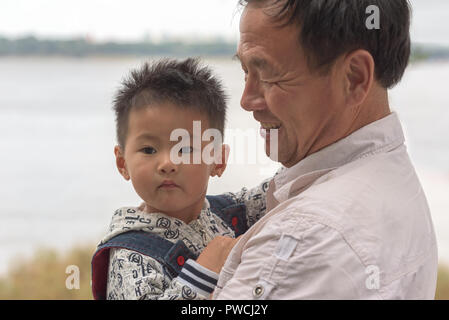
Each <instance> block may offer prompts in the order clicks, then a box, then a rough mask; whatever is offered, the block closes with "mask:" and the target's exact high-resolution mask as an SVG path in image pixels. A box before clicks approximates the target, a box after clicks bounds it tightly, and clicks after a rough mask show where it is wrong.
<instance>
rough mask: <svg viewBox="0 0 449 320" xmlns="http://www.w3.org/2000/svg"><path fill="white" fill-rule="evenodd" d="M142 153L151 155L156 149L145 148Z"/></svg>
mask: <svg viewBox="0 0 449 320" xmlns="http://www.w3.org/2000/svg"><path fill="white" fill-rule="evenodd" d="M142 152H143V153H145V154H153V153H156V149H154V148H153V147H145V148H143V149H142Z"/></svg>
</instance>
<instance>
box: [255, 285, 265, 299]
mask: <svg viewBox="0 0 449 320" xmlns="http://www.w3.org/2000/svg"><path fill="white" fill-rule="evenodd" d="M263 292H264V288H263V286H262V285H260V284H258V285H257V286H256V287H255V288H254V290H253V296H254V297H255V298H260V297H261V296H262V295H263Z"/></svg>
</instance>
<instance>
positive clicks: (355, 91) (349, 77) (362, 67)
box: [343, 49, 375, 106]
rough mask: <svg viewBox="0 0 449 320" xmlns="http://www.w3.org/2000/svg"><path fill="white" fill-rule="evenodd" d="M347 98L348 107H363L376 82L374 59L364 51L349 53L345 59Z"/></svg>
mask: <svg viewBox="0 0 449 320" xmlns="http://www.w3.org/2000/svg"><path fill="white" fill-rule="evenodd" d="M343 64H344V73H345V79H344V81H345V88H344V89H345V97H346V103H347V105H351V106H359V105H361V104H362V103H363V102H364V101H365V99H366V97H367V95H368V93H369V91H370V90H371V87H372V85H373V82H374V67H375V65H374V59H373V57H372V56H371V54H370V53H369V52H368V51H366V50H363V49H359V50H355V51H353V52H351V53H349V54H348V55H347V56H346V58H345V59H344V62H343Z"/></svg>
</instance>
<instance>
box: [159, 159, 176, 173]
mask: <svg viewBox="0 0 449 320" xmlns="http://www.w3.org/2000/svg"><path fill="white" fill-rule="evenodd" d="M177 170H178V166H177V165H175V164H174V163H173V162H172V161H171V160H170V157H164V158H163V159H161V162H160V163H159V167H158V171H159V173H161V174H168V173H173V172H176V171H177Z"/></svg>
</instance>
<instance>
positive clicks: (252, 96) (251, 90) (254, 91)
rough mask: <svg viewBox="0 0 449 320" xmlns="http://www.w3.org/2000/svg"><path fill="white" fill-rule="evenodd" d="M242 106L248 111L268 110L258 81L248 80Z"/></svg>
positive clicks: (249, 78) (241, 101) (241, 102)
mask: <svg viewBox="0 0 449 320" xmlns="http://www.w3.org/2000/svg"><path fill="white" fill-rule="evenodd" d="M240 105H241V106H242V108H243V109H245V110H246V111H257V110H263V109H265V108H266V103H265V97H264V95H263V92H262V90H261V88H260V86H259V85H258V82H257V81H256V80H253V79H251V77H248V79H247V80H246V82H245V90H244V91H243V94H242V98H241V99H240Z"/></svg>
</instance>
